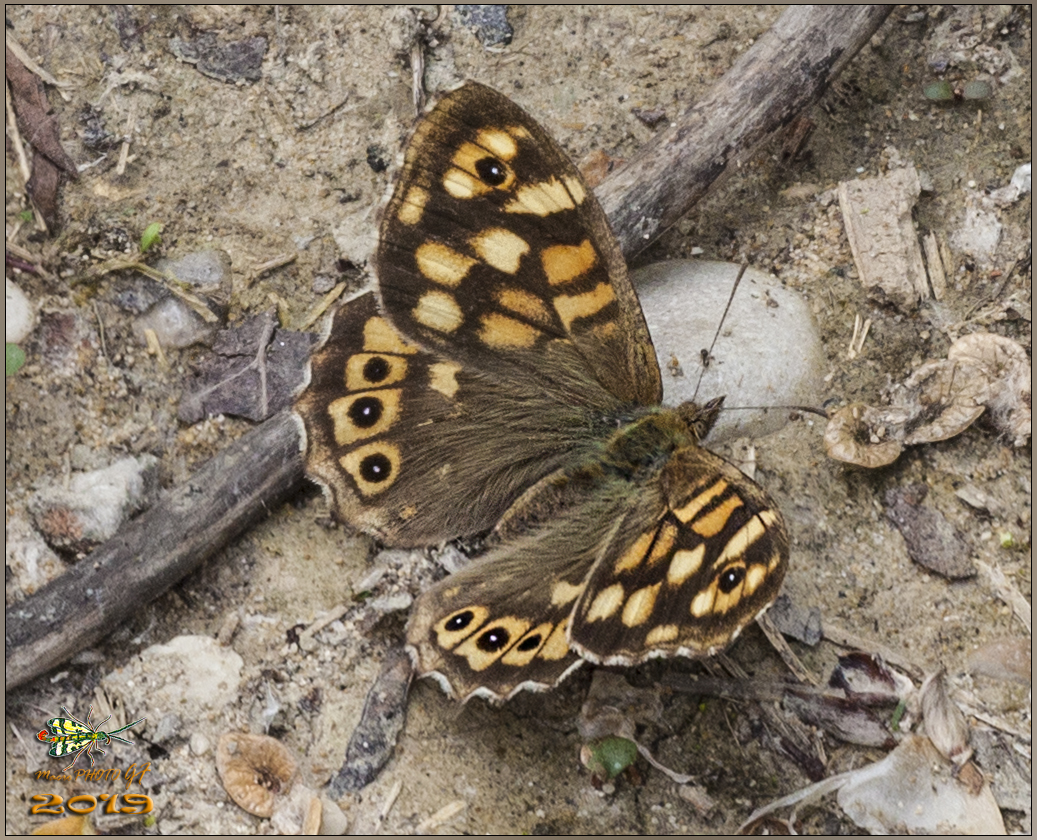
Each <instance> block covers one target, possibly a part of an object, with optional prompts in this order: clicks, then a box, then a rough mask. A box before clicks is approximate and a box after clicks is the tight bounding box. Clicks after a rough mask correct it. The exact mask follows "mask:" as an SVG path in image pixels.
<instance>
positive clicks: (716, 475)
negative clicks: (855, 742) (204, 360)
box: [295, 83, 788, 700]
mask: <svg viewBox="0 0 1037 840" xmlns="http://www.w3.org/2000/svg"><path fill="white" fill-rule="evenodd" d="M375 270H376V273H377V277H378V289H377V295H378V298H379V300H377V301H376V300H375V297H374V295H371V294H368V295H365V296H362V297H360V298H356V299H354V300H353V301H351V302H349V303H348V304H347V305H345V306H343V307H341V308H340V309H339V310H338V311H337V313H336V314H335V315H334V317H333V319H332V322H331V326H330V333H329V335H328V337H327V339H326V341H325V342H324V344H323V346H322V348H321V349H320V350H318V351H317V352H316V353H315V354H314V356H313V359H312V362H311V370H310V380H309V384H308V385H307V387H306V389H305V391H304V392H303V393H302V394H301V395H300V397H299V399H298V401H297V403H296V406H295V410H296V412H297V413H298V415H299V416H300V417H301V419H302V423H303V425H304V427H305V438H306V460H307V467H308V470H309V472H310V474H311V475H312V476H313V477H314V478H315V479H316V480H317V481H319V482H321V483H322V484H324V485H325V487H326V488H327V490H328V492H329V494H330V497H331V503H332V506H333V509H334V511H335V512H336V514H337V515H338V516H339V517H340V518H342V519H344V520H345V521H346V522H348V523H351V524H352V525H354V526H356V527H357V528H360V529H363V530H365V531H367V532H370V533H372V534H375V535H377V536H378V537H380V538H381V539H382V540H384V541H385V542H386V543H389V544H392V545H397V546H420V545H427V544H430V543H435V542H440V541H442V540H446V539H450V538H454V537H459V536H465V535H473V534H479V533H484V532H487V531H490V530H491V529H492V531H491V533H490V536H489V538H488V549H487V551H486V552H485V553H484V554H483V555H482V556H480V557H479V558H477V559H476V560H474V561H473V562H472V563H471V564H470V565H469V566H467V567H466V568H465V569H464V570H462V571H461V572H459V573H457V574H454V575H451V576H450V577H448V578H446V579H445V580H443V581H441V582H440V583H438V584H437V585H435V586H434V587H432V588H431V589H430V590H429V591H427V592H425V593H424V594H423V595H422V596H421V597H420V598H419V599H418V601H417V603H416V604H415V607H414V610H413V614H412V616H411V619H410V622H409V624H408V626H407V644H408V648H409V650H410V652H411V655H412V658H413V660H414V664H415V668H416V670H417V672H418V674H420V675H423V676H424V675H432V676H435V677H437V678H438V679H439V681H440V682H441V683H442V685H443V686H444V688H445V689H446V690H447V691H448V692H449V693H450V694H452V695H454V696H456V697H459V698H461V699H462V700H467V699H468V698H469V697H472V696H474V695H482V696H487V697H490V698H494V699H503V698H508V697H511V696H512V695H513V694H515V693H516V692H517V691H519V690H521V689H524V688H532V689H544V688H549V687H551V686H553V685H555V684H557V683H558V682H559V681H560V680H562V679H563V678H564V677H565V676H566V675H567V674H569V673H570V672H571V671H572V670H573V669H575V668H576V667H577V666H578V665H580V664H581V663H582V662H583V661H584V660H588V661H590V662H597V663H604V664H608V665H632V664H635V663H638V662H643V661H644V660H646V659H650V658H652V657H658V656H678V655H679V656H693V657H694V656H706V655H709V654H711V653H714V652H716V651H718V650H720V649H722V648H723V647H724V646H726V645H727V644H728V643H729V642H731V641H732V640H733V639H734V638H735V637H736V636H737V635H738V633H739V632H740V631H741V629H742V628H743V627H744V626H745V625H746V624H748V623H749V622H750V621H751V620H752V619H753V618H754V617H755V616H757V615H758V614H759V613H760V612H761V611H763V610H764V609H765V608H766V607H767V606H768V605H769V604H770V603H771V602H772V601H773V600H774V598H775V596H776V595H777V594H778V589H779V587H780V585H781V581H782V578H783V577H784V575H785V569H786V565H787V561H788V537H787V535H786V532H785V526H784V524H783V522H782V518H781V514H780V513H779V512H778V510H777V509H776V508H775V506H774V504H773V503H772V502H771V500H770V499H769V498H768V497H767V496H766V494H765V493H764V492H763V491H762V490H761V489H760V488H759V487H757V486H756V484H754V483H753V482H752V481H750V480H749V479H748V478H747V477H746V476H745V475H743V474H742V473H741V472H739V471H738V470H737V469H736V468H735V467H734V466H732V465H731V464H729V463H727V462H726V461H724V460H723V459H722V458H720V457H718V456H716V455H714V454H712V453H710V452H708V451H706V450H705V449H702V448H701V447H700V446H699V445H698V440H699V438H700V432H701V431H702V429H703V427H705V426H707V425H708V422H709V417H710V412H709V411H707V412H705V413H704V412H703V411H702V410H700V409H698V408H697V407H696V406H694V405H692V404H691V403H686V404H684V405H682V406H680V407H679V408H677V409H668V408H662V407H661V406H659V401H660V399H661V396H662V385H661V378H660V374H659V365H658V363H657V361H656V358H655V353H654V350H653V348H652V341H651V338H650V337H649V335H648V329H647V327H646V326H645V321H644V316H643V315H642V313H641V308H640V305H639V304H638V301H637V296H636V295H635V293H634V290H633V287H632V286H631V284H630V281H629V280H628V278H627V271H626V265H625V263H624V261H623V257H622V254H621V253H620V251H619V247H618V245H617V244H616V241H615V239H614V238H613V236H612V233H611V231H610V230H609V226H608V222H607V221H606V218H605V214H604V213H603V211H602V209H601V207H600V206H599V205H598V202H597V201H596V200H595V198H594V196H593V195H591V193H590V191H589V190H588V188H587V186H586V185H585V184H584V182H583V179H582V178H581V176H580V173H579V172H578V171H577V169H576V168H575V167H574V166H573V164H572V163H571V162H570V161H569V159H568V158H567V157H566V155H565V153H564V152H563V151H562V150H561V149H560V148H559V147H558V145H557V144H556V143H555V142H554V140H552V139H551V137H549V136H548V135H547V133H546V132H545V131H544V130H543V129H542V128H541V127H540V126H539V125H538V124H537V123H536V122H535V121H534V120H533V119H532V118H530V116H529V115H528V114H526V113H525V112H524V111H523V110H522V109H521V108H519V107H518V106H517V105H515V104H514V103H513V102H511V101H510V100H509V99H507V98H506V97H504V96H502V95H501V94H499V93H496V92H495V91H493V90H491V89H490V88H487V87H484V86H482V85H479V84H474V83H468V84H465V85H463V86H462V87H460V88H458V89H457V90H455V91H453V92H452V93H450V94H448V95H446V96H444V97H443V98H442V99H441V100H440V101H439V103H438V104H437V105H436V106H435V107H434V108H433V109H432V110H431V112H430V113H429V114H428V115H427V116H425V117H424V118H423V119H422V120H421V121H420V122H419V124H418V126H417V129H416V130H415V132H414V136H413V138H412V139H411V142H410V145H409V147H408V148H407V152H406V157H405V161H404V165H403V170H402V172H401V173H400V177H399V181H398V183H397V185H396V188H395V191H394V193H393V195H392V199H391V200H390V202H389V204H388V206H387V208H386V209H385V214H384V217H383V219H382V223H381V238H380V243H379V246H378V253H377V257H376V261H375ZM712 416H715V411H713V413H712Z"/></svg>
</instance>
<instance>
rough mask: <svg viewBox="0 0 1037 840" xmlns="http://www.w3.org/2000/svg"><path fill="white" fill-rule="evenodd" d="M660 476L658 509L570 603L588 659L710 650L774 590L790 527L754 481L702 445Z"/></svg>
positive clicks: (726, 640)
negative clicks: (572, 602) (660, 504)
mask: <svg viewBox="0 0 1037 840" xmlns="http://www.w3.org/2000/svg"><path fill="white" fill-rule="evenodd" d="M658 481H659V484H660V489H661V496H662V498H663V500H664V501H663V504H662V506H661V508H662V509H661V510H660V512H659V514H658V515H657V516H656V517H654V518H653V519H652V521H651V522H650V523H645V527H642V528H641V529H640V532H639V533H637V534H636V536H635V537H634V539H633V540H631V539H629V538H627V539H626V540H625V541H618V540H617V541H616V542H615V543H614V545H613V546H612V547H610V550H609V551H608V552H607V553H605V554H603V556H602V558H601V560H600V562H599V563H597V564H596V566H595V567H594V569H593V570H592V571H591V573H590V575H589V576H588V578H587V580H586V582H585V586H584V590H583V592H582V594H581V597H580V600H579V601H578V603H577V604H576V605H575V607H574V609H573V614H572V620H571V626H570V632H569V638H570V642H571V643H572V645H573V647H574V649H576V650H577V651H579V653H580V654H581V655H582V656H584V657H585V658H587V659H590V660H591V661H594V662H599V663H603V664H609V665H620V664H622V665H632V664H636V663H638V662H643V661H644V660H646V659H649V658H654V657H659V656H675V655H680V656H690V657H697V656H708V655H712V654H714V653H716V652H718V651H719V650H722V649H723V648H724V647H726V646H727V645H728V644H730V642H731V641H732V640H733V639H735V638H736V637H737V636H738V634H739V633H740V632H741V631H742V629H743V628H744V627H745V626H746V625H747V624H748V623H749V622H750V621H752V620H753V619H754V618H755V617H756V616H757V615H759V614H760V613H761V612H762V611H763V610H764V609H766V608H767V606H769V605H770V603H771V602H772V601H773V600H774V599H775V598H776V597H777V594H778V589H779V588H780V586H781V581H782V579H783V577H784V575H785V567H786V563H787V558H788V536H787V534H786V532H785V526H784V523H783V521H782V518H781V515H780V513H779V512H778V511H777V510H776V509H775V508H774V506H773V505H772V504H771V502H770V500H769V499H768V498H767V496H766V495H765V494H764V493H763V492H762V491H761V490H760V489H759V488H758V487H757V486H756V485H755V484H753V483H752V482H750V481H749V480H748V479H747V478H746V477H745V476H744V475H743V474H742V473H741V472H740V471H739V470H737V469H736V468H735V467H733V466H732V465H731V464H729V463H727V462H726V461H724V460H723V459H722V458H719V457H717V456H716V455H713V454H712V453H711V452H708V451H706V450H705V449H702V448H700V447H698V446H691V447H685V448H682V449H678V450H677V451H676V452H674V453H673V454H672V455H671V456H670V458H669V460H668V461H667V463H666V465H665V467H663V469H662V470H661V471H660V474H659V478H658Z"/></svg>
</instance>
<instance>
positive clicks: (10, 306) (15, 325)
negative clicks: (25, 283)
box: [4, 278, 36, 344]
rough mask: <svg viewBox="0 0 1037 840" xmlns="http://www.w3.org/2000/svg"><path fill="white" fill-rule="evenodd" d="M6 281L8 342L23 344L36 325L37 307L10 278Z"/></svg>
mask: <svg viewBox="0 0 1037 840" xmlns="http://www.w3.org/2000/svg"><path fill="white" fill-rule="evenodd" d="M4 279H5V281H6V293H5V298H4V300H5V304H4V307H5V308H4V321H5V332H6V335H7V339H6V341H7V343H8V344H21V343H22V342H23V341H25V339H27V338H28V337H29V333H31V332H32V328H33V327H34V326H35V325H36V309H35V307H33V305H32V302H31V301H30V300H29V298H28V297H26V296H25V292H23V291H22V290H21V289H19V288H18V287H17V286H16V285H15V284H14V283H12V282H11V281H10V280H9V279H8V278H4Z"/></svg>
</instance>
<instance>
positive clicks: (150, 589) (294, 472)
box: [5, 412, 303, 691]
mask: <svg viewBox="0 0 1037 840" xmlns="http://www.w3.org/2000/svg"><path fill="white" fill-rule="evenodd" d="M302 479H303V468H302V457H301V456H300V453H299V432H298V430H297V427H296V425H295V421H294V420H293V419H292V418H291V416H290V415H289V414H288V412H282V413H281V414H278V415H275V416H274V417H272V418H270V419H269V420H267V421H266V422H265V423H263V424H262V425H260V426H257V427H256V428H255V429H253V430H252V431H251V432H249V433H248V434H246V435H244V436H243V437H241V438H240V439H238V440H237V441H235V442H234V443H233V444H231V445H230V446H228V447H227V448H226V449H225V450H223V452H221V453H220V454H219V455H217V456H216V457H215V458H213V459H211V460H210V461H209V462H208V463H206V464H205V466H203V467H202V468H201V469H200V470H198V472H196V473H195V474H194V475H193V476H191V479H190V480H189V481H187V482H186V483H184V484H182V485H180V486H179V487H177V488H175V489H174V490H173V491H172V492H171V493H169V494H168V495H167V496H165V497H164V498H163V499H162V500H161V501H160V502H159V503H158V504H156V505H155V506H154V507H153V508H151V509H150V510H148V511H147V512H145V513H143V514H141V515H140V516H139V517H137V518H136V519H135V520H133V521H132V522H131V523H129V525H127V526H126V527H125V528H123V529H122V531H120V532H119V533H118V534H117V535H116V536H114V537H113V538H112V539H110V540H108V542H106V543H104V545H102V546H100V547H99V548H97V549H96V550H94V551H93V552H91V553H90V555H89V556H87V557H86V558H84V559H83V560H80V561H79V562H78V563H77V564H76V565H75V566H74V567H73V568H71V569H69V570H68V571H67V572H65V574H63V575H61V577H58V578H55V579H54V580H52V581H51V582H50V583H48V584H47V585H46V586H44V587H42V588H41V589H40V590H39V591H37V592H35V593H34V594H32V595H30V596H29V597H28V598H26V599H25V600H23V601H21V602H20V603H17V604H13V605H12V606H10V607H8V608H7V616H6V620H7V626H6V628H5V634H6V638H7V685H6V690H7V691H10V690H11V689H12V688H14V687H15V686H17V685H21V684H22V683H23V682H25V681H26V680H29V679H32V678H33V677H34V676H36V675H37V674H41V673H43V672H45V671H48V670H50V669H51V668H53V667H54V666H56V665H60V664H61V663H62V662H64V661H65V660H66V659H68V658H69V657H70V656H72V655H73V654H75V653H77V652H78V651H80V650H82V649H83V648H86V647H89V646H90V645H92V644H94V643H95V642H97V641H98V640H100V639H102V638H104V636H106V635H107V634H108V633H110V632H111V631H112V630H114V629H115V628H116V627H117V626H118V625H119V624H120V623H121V622H123V621H125V620H126V618H127V617H129V616H130V615H132V614H133V613H134V612H135V611H136V610H137V609H138V608H140V607H141V606H142V605H143V604H146V603H148V602H149V601H151V600H153V599H154V598H157V597H158V596H159V595H161V594H162V593H163V592H165V591H166V590H167V589H168V588H169V587H170V586H172V585H173V584H175V583H177V582H178V581H180V580H181V579H183V578H184V577H185V576H186V575H188V574H190V573H191V572H192V571H194V570H195V569H196V568H198V566H199V565H201V563H202V562H203V561H204V560H205V559H206V558H208V557H210V556H211V555H213V554H214V553H215V552H217V551H219V550H220V549H221V548H223V546H225V545H226V544H227V543H228V542H230V540H232V539H233V538H234V537H236V536H237V535H238V534H240V533H241V532H242V531H244V530H245V529H246V528H248V527H249V526H250V525H251V524H252V523H254V522H257V521H258V520H260V519H262V518H263V517H265V516H266V514H267V512H268V511H270V510H271V509H272V508H274V507H276V506H278V505H280V504H281V502H283V501H284V500H285V498H287V496H288V495H289V494H290V493H292V492H293V491H295V490H296V489H297V488H298V487H299V486H301V484H302Z"/></svg>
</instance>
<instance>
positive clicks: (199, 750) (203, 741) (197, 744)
mask: <svg viewBox="0 0 1037 840" xmlns="http://www.w3.org/2000/svg"><path fill="white" fill-rule="evenodd" d="M188 743H189V744H190V746H191V753H192V754H193V755H199V756H200V755H205V754H206V753H207V752H209V739H208V738H206V737H205V736H204V735H203V734H202V733H201V732H192V733H191V737H190V739H189V740H188Z"/></svg>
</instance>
